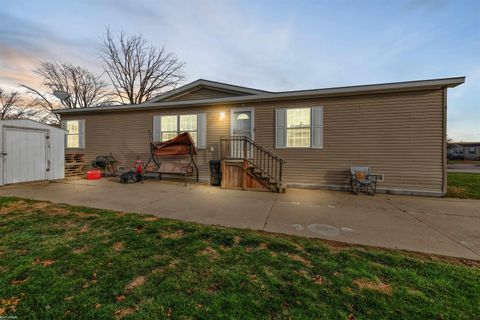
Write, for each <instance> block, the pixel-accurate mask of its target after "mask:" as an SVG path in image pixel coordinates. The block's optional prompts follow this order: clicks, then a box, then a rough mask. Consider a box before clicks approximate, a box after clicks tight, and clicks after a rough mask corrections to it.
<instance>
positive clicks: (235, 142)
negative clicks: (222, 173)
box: [220, 136, 285, 184]
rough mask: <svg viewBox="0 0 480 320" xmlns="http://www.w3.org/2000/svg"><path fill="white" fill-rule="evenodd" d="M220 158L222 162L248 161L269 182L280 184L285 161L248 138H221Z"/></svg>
mask: <svg viewBox="0 0 480 320" xmlns="http://www.w3.org/2000/svg"><path fill="white" fill-rule="evenodd" d="M220 156H221V158H222V160H223V159H227V160H248V162H249V164H250V165H251V166H253V167H254V168H255V170H257V171H259V172H260V174H263V175H264V176H265V177H268V178H269V179H270V181H271V182H275V183H278V184H279V183H281V182H282V175H283V165H284V163H285V160H283V159H282V158H280V157H279V156H277V155H276V154H274V153H273V152H271V151H270V150H268V149H267V148H265V147H264V146H262V145H260V144H258V143H256V142H255V141H253V140H252V139H250V138H249V137H245V136H231V137H221V138H220Z"/></svg>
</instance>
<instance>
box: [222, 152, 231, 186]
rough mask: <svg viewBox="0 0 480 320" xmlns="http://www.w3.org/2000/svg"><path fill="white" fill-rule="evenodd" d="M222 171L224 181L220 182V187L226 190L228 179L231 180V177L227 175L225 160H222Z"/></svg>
mask: <svg viewBox="0 0 480 320" xmlns="http://www.w3.org/2000/svg"><path fill="white" fill-rule="evenodd" d="M221 170H222V174H223V178H222V181H221V182H220V186H221V187H222V188H225V183H226V181H227V179H228V178H229V175H228V173H227V170H225V160H224V159H222V160H221Z"/></svg>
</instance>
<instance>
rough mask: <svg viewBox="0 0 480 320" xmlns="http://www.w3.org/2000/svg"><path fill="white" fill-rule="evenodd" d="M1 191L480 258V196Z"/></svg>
mask: <svg viewBox="0 0 480 320" xmlns="http://www.w3.org/2000/svg"><path fill="white" fill-rule="evenodd" d="M0 195H10V196H18V197H24V198H30V199H37V200H49V201H52V202H57V203H68V204H72V205H82V206H89V207H96V208H105V209H112V210H119V211H126V212H138V213H149V214H154V215H157V216H160V217H167V218H173V219H180V220H186V221H193V222H199V223H204V224H214V225H222V226H227V227H238V228H248V229H256V230H265V231H268V232H276V233H284V234H291V235H299V236H304V237H315V238H323V239H329V240H336V241H342V242H347V243H354V244H363V245H372V246H377V247H385V248H398V249H404V250H411V251H418V252H424V253H433V254H439V255H446V256H453V257H461V258H468V259H475V260H480V201H478V200H460V199H447V198H444V199H437V198H424V197H410V196H392V195H376V196H375V197H370V196H366V195H359V196H353V195H351V194H349V193H345V192H333V191H323V190H300V189H288V190H287V193H285V194H274V193H266V192H248V191H236V190H223V189H220V188H217V187H210V186H206V185H199V184H194V185H189V186H187V187H184V186H183V185H182V184H181V183H176V182H158V181H153V180H152V181H146V182H145V184H143V185H142V184H130V185H122V184H120V183H118V182H117V180H116V179H115V180H108V179H102V180H98V181H87V180H81V179H73V180H65V181H61V182H54V183H35V184H24V185H13V186H7V187H1V188H0Z"/></svg>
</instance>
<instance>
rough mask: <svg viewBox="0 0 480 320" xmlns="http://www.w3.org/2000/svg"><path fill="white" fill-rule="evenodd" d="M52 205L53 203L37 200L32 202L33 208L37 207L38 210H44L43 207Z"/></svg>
mask: <svg viewBox="0 0 480 320" xmlns="http://www.w3.org/2000/svg"><path fill="white" fill-rule="evenodd" d="M50 206H51V204H50V203H48V202H35V203H33V204H32V208H33V209H37V210H43V209H45V208H48V207H50Z"/></svg>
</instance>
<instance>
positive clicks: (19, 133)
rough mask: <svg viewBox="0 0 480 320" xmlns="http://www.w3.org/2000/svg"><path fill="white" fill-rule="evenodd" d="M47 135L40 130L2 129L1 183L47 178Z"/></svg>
mask: <svg viewBox="0 0 480 320" xmlns="http://www.w3.org/2000/svg"><path fill="white" fill-rule="evenodd" d="M46 137H47V134H46V132H45V131H42V130H34V129H23V128H8V127H4V128H3V183H4V184H9V183H18V182H28V181H39V180H45V179H46V178H47V139H46Z"/></svg>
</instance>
